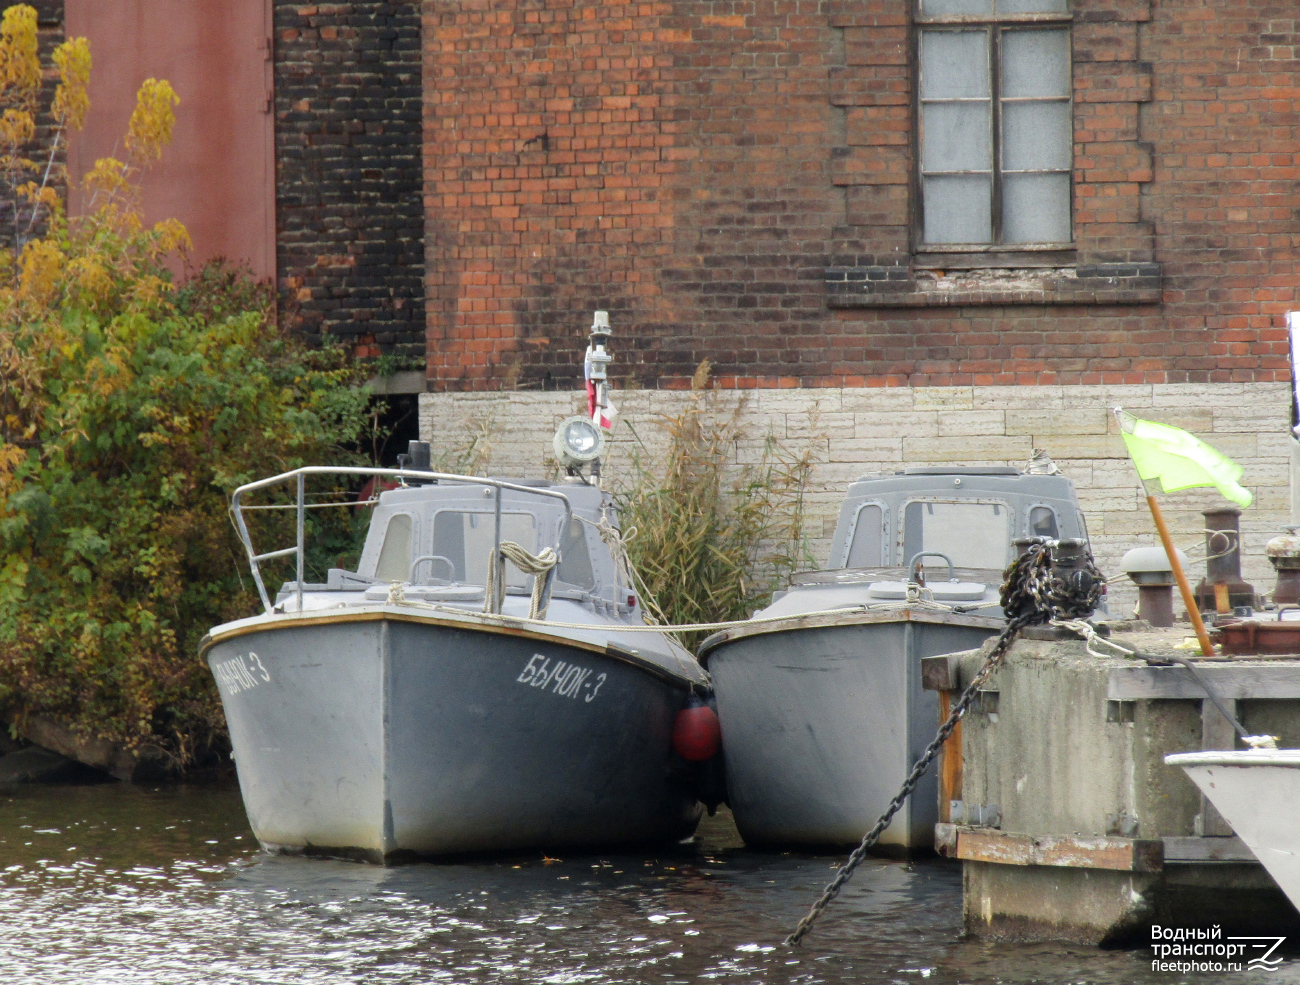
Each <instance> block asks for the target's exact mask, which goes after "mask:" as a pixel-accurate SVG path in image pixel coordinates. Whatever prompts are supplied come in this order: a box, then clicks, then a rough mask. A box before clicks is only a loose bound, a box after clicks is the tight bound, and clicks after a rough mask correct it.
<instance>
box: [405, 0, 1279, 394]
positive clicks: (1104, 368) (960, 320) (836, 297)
mask: <svg viewBox="0 0 1300 985" xmlns="http://www.w3.org/2000/svg"><path fill="white" fill-rule="evenodd" d="M1298 16H1300V15H1297V12H1296V9H1295V7H1294V5H1293V4H1289V3H1285V2H1282V0H1068V3H1067V0H998V2H997V3H996V4H995V3H994V2H993V0H823V2H814V0H683V2H676V3H669V2H657V3H627V4H622V3H606V2H589V0H522V2H512V0H438V2H426V3H425V4H424V47H425V67H424V69H425V70H424V85H425V94H426V101H425V113H426V119H425V168H426V171H425V174H426V182H425V194H426V208H427V222H428V225H427V233H428V235H427V238H426V250H427V256H428V285H427V291H428V319H429V372H430V377H431V382H432V384H433V386H434V388H439V389H463V388H493V387H496V386H498V385H499V383H500V381H501V380H502V379H503V378H505V377H506V376H507V375H509V378H510V379H511V380H516V379H523V380H533V379H544V378H546V377H547V376H548V375H549V376H550V377H552V378H555V379H556V380H557V381H559V380H563V381H564V382H566V383H568V382H571V381H572V375H573V374H572V369H571V367H572V359H571V351H572V349H573V347H574V345H575V344H576V340H577V338H578V337H579V335H580V334H581V331H582V326H583V324H584V318H585V314H586V312H588V311H590V310H591V309H592V308H595V307H608V308H610V309H611V310H612V311H613V312H614V324H615V325H616V326H618V327H620V328H621V329H622V330H623V334H622V336H621V338H622V340H623V345H624V351H625V352H634V353H635V361H634V362H633V360H632V359H631V358H629V359H628V360H625V361H624V362H623V363H622V367H621V368H622V370H623V371H624V372H626V373H633V374H635V376H636V378H637V379H638V380H639V381H640V382H641V383H642V384H646V385H656V384H658V385H673V384H675V383H679V382H680V381H681V380H682V379H683V378H684V377H686V376H689V374H690V373H691V371H692V370H693V368H694V366H695V365H696V363H698V361H699V360H700V359H701V358H703V357H705V356H707V357H709V358H710V359H712V360H713V361H714V362H715V364H716V366H717V371H718V373H719V375H720V377H721V378H722V379H723V380H724V382H726V383H728V384H732V385H735V386H741V387H752V386H796V385H797V386H814V387H815V386H826V385H835V386H842V385H846V386H864V385H865V386H879V385H910V386H933V385H940V386H943V385H985V384H988V385H997V384H1004V383H1018V384H1042V383H1062V384H1100V383H1144V382H1146V383H1177V382H1210V381H1224V382H1229V381H1232V382H1260V381H1275V380H1282V379H1285V378H1287V369H1286V358H1285V349H1284V342H1283V332H1282V328H1281V325H1282V320H1281V315H1282V313H1283V312H1284V311H1286V310H1287V309H1288V308H1290V307H1292V306H1294V305H1295V304H1296V288H1297V284H1298V283H1300V274H1298V273H1297V268H1296V262H1295V259H1296V243H1295V236H1296V233H1297V231H1298V230H1300V218H1298V215H1300V213H1298V212H1297V208H1298V207H1300V200H1298V199H1297V195H1296V180H1297V178H1298V177H1300V172H1298V171H1297V166H1296V156H1295V155H1296V151H1297V146H1298V142H1297V137H1298V136H1300V134H1298V131H1297V126H1298V124H1300V117H1298V116H1297V113H1298V112H1300V101H1298V100H1300V88H1298V87H1297V83H1298V81H1300V80H1298V79H1297V68H1296V66H1297V62H1296V59H1295V51H1296V49H1295V47H1294V45H1295V42H1296V25H1297V19H1298ZM927 53H928V61H927ZM945 69H951V70H952V71H948V72H947V74H946V75H945ZM949 76H951V77H949ZM927 84H928V85H929V90H927V89H926V86H927ZM1035 103H1036V105H1035ZM923 121H924V122H925V123H926V124H927V125H928V126H927V127H924V128H923V126H922V122H923ZM953 127H955V128H956V131H955V132H949V133H945V132H944V131H945V128H947V129H949V130H951V128H953ZM926 129H928V131H929V136H928V137H927V134H926ZM981 130H982V133H981V132H978V131H981ZM1049 130H1050V131H1052V133H1051V136H1050V138H1049V137H1048V136H1047V131H1049ZM1058 134H1064V135H1065V136H1064V137H1061V136H1058ZM1071 134H1072V137H1071V136H1069V135H1071ZM963 141H965V142H966V145H965V146H960V145H961V144H962V143H963ZM972 142H973V143H972ZM981 186H983V187H981ZM989 187H991V188H992V191H991V192H990V191H989V190H987V189H988V188H989ZM963 188H965V189H966V191H962V189H963ZM1035 188H1037V189H1038V190H1037V191H1035V190H1034V189H1035ZM972 194H973V195H974V196H975V197H974V199H973V200H972V199H971V198H970V195H972ZM1035 195H1037V196H1038V197H1037V198H1035ZM963 196H965V198H963ZM927 198H928V199H929V200H930V203H931V208H930V209H929V219H928V220H927V217H926V212H927V210H926V200H927ZM1049 201H1050V203H1051V204H1050V207H1049V204H1048V203H1049ZM963 203H964V204H963ZM968 208H974V209H977V210H979V209H983V210H984V212H985V213H986V214H985V215H984V216H983V217H982V219H981V218H980V217H975V218H972V217H971V216H966V215H965V214H964V213H963V211H962V210H963V209H968ZM951 209H955V210H956V211H955V212H954V213H952V215H950V216H949V217H948V219H944V218H943V215H942V213H944V212H945V211H947V210H951ZM1043 209H1047V210H1048V211H1053V210H1055V212H1054V217H1053V218H1052V219H1051V221H1050V222H1048V223H1047V225H1043V221H1045V220H1043V219H1042V217H1041V216H1040V215H1039V213H1040V212H1041V210H1043ZM988 213H991V215H990V214H988ZM1017 215H1019V216H1020V217H1021V218H1020V219H1017V218H1016V216H1017ZM1035 216H1038V218H1035ZM968 221H970V222H975V223H976V225H975V226H971V227H969V228H963V227H962V223H963V222H968ZM927 222H928V223H929V225H927ZM945 222H947V223H948V226H947V227H945V225H944V223H945ZM1035 223H1038V225H1037V226H1036V225H1035ZM1052 223H1055V225H1052ZM515 364H517V367H518V368H515V369H511V367H512V366H514V365H515Z"/></svg>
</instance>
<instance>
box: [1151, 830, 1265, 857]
mask: <svg viewBox="0 0 1300 985" xmlns="http://www.w3.org/2000/svg"><path fill="white" fill-rule="evenodd" d="M1161 841H1163V842H1164V845H1165V862H1166V863H1169V862H1257V861H1258V860H1257V859H1256V858H1255V853H1254V852H1252V851H1251V850H1250V849H1249V848H1247V847H1246V843H1245V842H1244V841H1242V840H1241V839H1240V838H1238V837H1237V836H1236V835H1233V836H1232V837H1231V838H1195V837H1190V838H1189V837H1169V838H1162V839H1161Z"/></svg>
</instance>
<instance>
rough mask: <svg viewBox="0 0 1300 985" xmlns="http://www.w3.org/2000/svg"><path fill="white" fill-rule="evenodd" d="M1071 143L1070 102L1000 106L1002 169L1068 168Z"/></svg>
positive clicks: (1072, 136) (1005, 104)
mask: <svg viewBox="0 0 1300 985" xmlns="http://www.w3.org/2000/svg"><path fill="white" fill-rule="evenodd" d="M1073 142H1074V135H1073V133H1071V130H1070V104H1069V103H1038V102H1034V103H1004V104H1003V105H1002V167H1003V168H1004V169H1005V170H1007V171H1055V170H1063V169H1065V168H1068V167H1069V166H1070V151H1071V148H1072V146H1073Z"/></svg>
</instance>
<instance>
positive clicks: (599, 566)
mask: <svg viewBox="0 0 1300 985" xmlns="http://www.w3.org/2000/svg"><path fill="white" fill-rule="evenodd" d="M504 481H508V482H510V483H511V484H512V485H515V486H524V487H533V488H536V489H537V490H538V493H536V494H534V493H530V492H529V491H527V489H511V488H502V487H495V486H491V485H487V484H479V483H475V482H473V481H466V482H446V481H442V482H431V483H426V484H412V485H407V486H403V487H400V488H397V489H390V490H387V491H385V492H383V493H381V494H380V496H379V501H378V503H377V504H376V505H375V507H374V508H373V515H372V517H371V520H370V529H369V531H368V532H367V534H366V540H365V545H364V547H363V548H362V551H361V559H360V561H359V563H358V565H357V570H356V571H355V572H351V571H346V570H343V569H340V568H332V569H330V571H329V575H328V577H329V581H328V582H327V583H326V584H323V585H305V586H304V589H305V590H306V591H309V592H320V591H330V590H334V591H365V592H366V596H367V598H371V597H372V596H374V597H378V596H379V595H382V594H384V593H386V592H387V588H388V586H389V585H391V584H392V583H393V582H399V583H402V584H403V586H404V594H405V595H406V596H407V597H412V598H427V599H429V600H430V601H444V602H473V601H475V600H477V601H479V602H481V601H482V599H483V590H484V587H485V586H486V584H487V576H488V567H489V565H490V563H491V558H492V554H493V550H494V546H495V544H496V541H497V532H496V523H497V503H496V497H497V496H498V495H500V497H501V513H500V517H501V528H500V540H501V541H502V542H507V541H512V542H514V543H516V544H518V545H519V546H520V547H522V548H523V549H524V550H525V551H527V552H528V553H530V554H538V553H540V552H541V551H542V550H544V549H545V548H547V547H551V548H554V549H555V550H556V551H557V553H558V554H559V555H560V560H559V562H558V563H557V565H556V568H555V574H554V576H553V578H552V585H551V592H550V595H551V597H553V598H566V599H571V600H574V601H579V602H594V603H596V604H597V606H598V608H609V609H610V610H611V613H612V612H617V613H619V614H625V613H629V612H631V611H633V610H634V609H635V608H636V596H635V593H634V592H632V591H630V590H629V589H628V588H627V587H626V586H625V584H624V583H625V582H626V580H627V579H626V578H625V577H622V576H621V572H620V566H619V565H618V563H617V562H616V560H615V558H614V556H613V554H612V553H611V551H610V549H609V547H608V546H607V545H606V544H605V542H604V541H603V540H602V539H601V536H600V532H599V530H598V528H597V525H598V524H599V522H600V520H601V516H602V513H608V514H609V516H610V519H611V522H615V523H616V522H617V518H616V516H615V515H614V513H613V507H612V504H611V501H610V497H609V494H608V493H606V492H603V491H602V490H600V489H598V488H596V487H594V486H589V485H585V484H583V483H580V482H574V483H568V482H559V483H552V482H550V481H548V480H537V479H511V480H504ZM543 490H545V492H544V493H543V492H542V491H543ZM557 493H558V494H561V495H562V497H563V498H561V495H556V494H557ZM565 499H567V501H568V504H569V510H570V511H571V512H569V513H567V514H566V510H565V505H564V500H565ZM505 571H506V591H507V593H508V594H510V595H526V594H528V593H529V592H531V590H532V583H533V576H532V575H530V574H526V573H524V572H523V571H521V570H519V569H518V568H517V567H516V566H515V565H514V564H513V563H511V562H509V561H507V562H506V565H505ZM295 589H296V584H295V583H292V582H290V583H287V584H286V585H285V586H284V588H282V589H281V591H280V593H279V598H280V599H284V598H285V597H287V595H288V594H290V593H292V592H293V591H294V590H295Z"/></svg>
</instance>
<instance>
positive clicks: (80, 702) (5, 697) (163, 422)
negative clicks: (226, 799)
mask: <svg viewBox="0 0 1300 985" xmlns="http://www.w3.org/2000/svg"><path fill="white" fill-rule="evenodd" d="M172 299H173V303H172V304H170V305H165V306H153V309H152V310H145V311H140V310H136V311H124V312H121V313H118V314H113V315H105V314H103V313H94V312H92V311H90V310H87V309H86V308H84V307H79V306H76V305H72V304H65V305H64V306H63V307H62V308H61V309H60V311H59V314H60V320H59V321H58V322H55V323H52V322H50V321H32V320H26V319H23V318H21V317H15V318H13V319H12V320H11V321H10V323H9V324H7V325H0V382H5V383H8V382H11V381H12V382H15V384H16V383H17V382H18V380H17V377H18V376H19V375H21V377H22V380H23V381H24V382H25V384H26V386H25V388H24V387H23V386H18V385H15V386H13V387H9V388H7V390H6V394H5V398H4V399H2V400H0V408H2V409H3V411H4V412H7V414H6V415H5V416H4V418H3V420H4V422H5V427H4V429H3V433H0V438H2V439H4V440H3V441H0V454H3V453H6V452H7V453H8V460H7V462H5V461H3V460H0V551H2V552H3V553H2V555H0V558H2V561H0V704H5V705H8V706H9V708H10V710H11V712H16V713H18V714H22V713H24V712H40V713H43V714H47V715H50V716H52V717H54V718H56V719H57V720H59V721H61V722H63V723H65V724H68V725H71V726H72V727H73V728H74V729H75V730H77V731H80V732H81V733H83V734H87V735H93V736H98V737H101V738H106V739H110V740H113V741H117V742H122V743H126V744H128V745H131V744H137V743H141V742H149V743H153V744H157V745H159V746H161V747H162V748H163V749H165V750H166V751H167V752H169V753H170V754H171V755H172V756H174V757H175V761H176V763H177V765H178V766H181V767H183V766H185V765H188V764H190V763H193V762H195V761H197V760H201V759H202V758H204V756H205V754H206V752H207V751H208V750H210V749H211V748H212V747H213V746H214V744H215V745H219V744H220V743H221V742H222V741H223V736H224V729H225V726H224V721H223V718H222V715H221V710H220V705H219V701H218V698H217V693H216V690H215V687H214V686H213V684H212V680H211V675H210V674H209V672H208V670H207V668H206V667H204V666H203V665H202V664H201V663H200V661H199V660H198V658H197V655H196V649H197V644H198V642H199V640H200V638H201V637H202V636H203V634H204V632H206V631H207V629H209V628H210V627H211V626H212V625H214V624H216V623H220V622H223V621H226V620H229V619H232V618H237V617H240V616H245V615H250V614H252V613H254V612H256V611H257V608H258V606H257V598H256V592H255V589H254V588H253V586H252V583H251V580H250V579H249V577H248V575H247V570H246V562H245V559H244V552H243V549H242V547H241V545H240V542H239V540H238V537H237V536H236V535H235V533H234V530H233V527H232V524H231V521H230V517H229V515H228V510H227V505H228V500H229V494H230V492H231V491H232V490H233V489H234V488H235V487H236V486H237V485H239V484H240V483H242V482H246V481H249V480H250V479H253V478H260V477H263V476H265V475H268V474H271V473H274V472H277V471H282V470H287V469H291V468H295V467H297V466H299V465H302V464H322V463H340V462H346V461H356V459H357V456H356V453H355V452H354V451H349V450H348V449H349V447H352V445H351V443H352V442H354V441H355V439H356V437H357V435H358V434H359V433H360V431H361V430H362V428H363V426H364V424H365V420H366V405H367V396H368V395H367V394H366V392H365V391H364V390H362V389H360V388H359V387H358V386H357V385H356V383H357V380H356V371H355V370H354V369H352V368H349V367H348V366H346V365H345V362H344V360H343V358H342V356H341V355H340V353H339V352H337V351H333V350H328V349H327V350H309V349H307V348H305V347H303V346H302V345H300V344H297V343H295V342H293V341H291V340H289V339H287V338H286V337H285V335H284V334H283V333H282V332H281V331H280V330H279V329H278V328H277V327H276V326H275V325H274V324H273V322H272V321H271V320H270V319H269V318H268V317H267V314H268V310H267V308H266V306H265V304H264V302H265V295H264V294H263V295H261V296H260V297H259V296H258V293H257V292H256V291H255V290H254V289H253V288H252V287H250V285H249V284H248V282H247V281H246V280H244V279H243V278H240V277H238V276H234V275H231V274H230V273H228V272H222V271H220V270H217V271H208V272H206V273H204V274H203V275H202V276H201V277H200V278H198V279H197V280H196V281H195V282H192V283H191V284H190V285H189V286H188V287H186V288H182V289H180V290H177V291H175V292H174V293H173V294H172ZM250 307H251V310H250ZM24 397H25V399H23V398H24ZM6 405H7V406H6ZM4 465H7V466H8V467H7V469H6V468H5V467H4ZM319 512H321V513H339V512H343V511H319ZM291 516H292V514H291V513H289V514H282V515H280V519H279V520H277V523H278V525H279V526H280V527H281V528H283V530H282V531H281V539H283V540H284V542H285V543H292V540H291V539H289V538H291V536H292V534H291V533H287V532H286V531H288V530H289V529H291V528H290V527H288V526H286V522H284V521H287V522H288V523H291V520H290V519H289V518H290V517H291ZM271 525H272V526H275V525H276V524H275V523H272V524H271ZM345 525H346V521H345ZM266 526H267V524H265V523H264V524H263V528H264V529H263V533H265V532H266V530H265V527H266ZM346 540H347V537H346V532H345V536H343V537H342V538H339V537H336V538H335V540H334V541H333V542H331V543H332V544H334V545H336V546H339V547H340V548H342V547H343V546H346V545H345V543H344V542H345V541H346ZM277 546H284V544H277ZM263 549H265V548H263Z"/></svg>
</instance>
